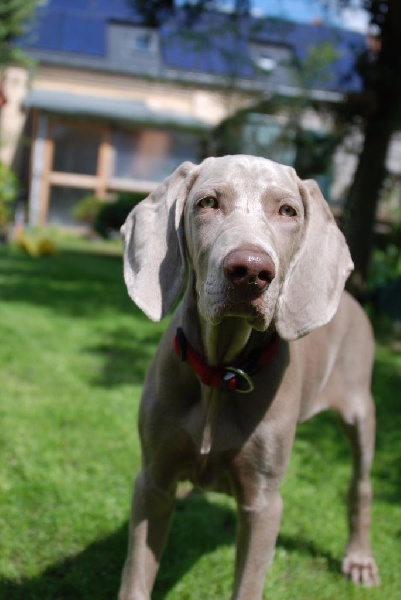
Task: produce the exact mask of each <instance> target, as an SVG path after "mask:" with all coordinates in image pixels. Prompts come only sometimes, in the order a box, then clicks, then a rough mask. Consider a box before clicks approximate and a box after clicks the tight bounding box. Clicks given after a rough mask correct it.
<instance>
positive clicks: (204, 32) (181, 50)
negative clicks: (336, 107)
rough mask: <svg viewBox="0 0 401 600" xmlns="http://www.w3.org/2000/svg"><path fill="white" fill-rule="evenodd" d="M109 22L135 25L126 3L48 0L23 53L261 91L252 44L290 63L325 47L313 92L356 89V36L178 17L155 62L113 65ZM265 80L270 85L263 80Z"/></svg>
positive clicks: (280, 79)
mask: <svg viewBox="0 0 401 600" xmlns="http://www.w3.org/2000/svg"><path fill="white" fill-rule="evenodd" d="M113 23H114V24H116V23H120V24H122V23H124V24H128V25H132V26H140V25H142V20H141V18H140V17H139V16H138V14H136V13H135V11H134V10H133V9H132V7H130V5H129V3H128V2H127V0H113V1H112V2H110V0H49V1H48V3H47V4H45V5H42V6H40V7H39V8H38V9H37V12H36V20H35V23H34V26H33V28H32V30H31V31H30V33H28V34H26V35H25V36H24V37H23V38H21V40H20V45H22V46H23V47H24V48H25V50H26V51H28V53H30V54H31V55H32V56H34V57H36V58H37V59H38V60H39V61H43V62H46V61H47V62H52V63H56V64H59V65H63V64H64V65H75V66H81V67H89V68H94V69H103V70H112V71H114V72H118V71H120V72H127V73H138V74H142V75H148V76H149V77H152V76H153V77H159V78H165V77H166V78H170V79H171V78H178V79H180V78H183V79H187V80H188V81H191V79H192V80H196V79H197V78H198V79H199V78H200V79H201V80H203V81H204V82H205V83H207V82H209V83H213V82H214V83H216V78H218V79H220V80H221V78H222V77H225V78H227V77H235V78H237V79H239V80H241V81H243V82H244V81H248V82H250V81H252V82H253V83H254V82H257V81H259V84H261V85H264V86H266V82H267V81H268V79H267V77H268V75H267V74H266V73H263V72H262V71H261V70H260V69H258V68H257V67H256V66H255V62H254V60H253V59H252V56H251V54H250V48H251V46H252V45H255V44H256V45H259V46H262V47H263V46H264V45H265V46H266V47H269V46H270V47H277V48H284V49H287V51H289V52H290V54H291V57H292V58H293V59H295V62H298V63H299V62H302V61H303V60H304V59H305V58H306V57H307V56H308V54H309V53H310V52H311V51H313V49H315V51H316V49H317V52H319V50H318V48H319V47H321V45H322V44H326V45H328V46H330V47H332V48H334V49H335V57H334V60H332V62H331V64H330V67H329V68H328V67H326V68H324V69H323V71H324V73H323V74H320V75H316V76H315V78H314V80H313V81H312V82H309V84H310V85H312V87H313V88H315V89H320V90H325V91H327V92H347V91H352V90H357V89H359V88H360V80H359V77H358V76H357V74H356V73H355V71H354V69H353V64H354V60H355V56H356V54H357V52H359V51H361V49H362V48H363V36H362V35H361V34H358V33H356V32H352V31H347V30H343V29H338V28H334V27H326V26H324V25H313V24H304V23H291V22H289V21H283V20H278V19H268V18H254V17H247V16H244V17H241V18H238V19H234V18H233V17H232V16H230V15H229V14H227V13H223V12H204V13H202V14H201V15H200V17H198V18H197V19H196V20H193V22H191V23H188V19H187V18H186V17H185V15H184V14H183V13H177V14H175V15H174V16H173V17H171V18H170V19H169V20H168V21H166V22H165V23H163V24H162V25H161V26H160V27H159V30H158V36H159V50H158V56H157V61H155V62H154V63H153V64H151V65H146V64H142V63H141V61H140V60H138V61H136V60H131V61H126V62H124V61H121V60H113V57H112V56H110V46H109V42H110V39H109V30H110V27H111V26H112V25H113ZM289 68H290V66H289V64H288V63H287V64H286V65H284V64H281V65H280V68H279V69H277V72H276V80H277V81H276V82H275V85H276V86H280V85H281V86H284V85H287V84H288V80H289V78H290V74H289V71H288V70H289ZM270 79H271V78H270Z"/></svg>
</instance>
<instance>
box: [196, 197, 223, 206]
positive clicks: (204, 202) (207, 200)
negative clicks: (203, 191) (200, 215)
mask: <svg viewBox="0 0 401 600" xmlns="http://www.w3.org/2000/svg"><path fill="white" fill-rule="evenodd" d="M198 206H200V207H201V208H218V207H219V203H218V202H217V200H216V198H213V196H205V197H204V198H201V199H200V200H199V202H198Z"/></svg>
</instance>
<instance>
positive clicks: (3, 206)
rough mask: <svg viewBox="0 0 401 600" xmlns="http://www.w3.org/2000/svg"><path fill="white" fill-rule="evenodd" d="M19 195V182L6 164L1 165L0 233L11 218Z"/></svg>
mask: <svg viewBox="0 0 401 600" xmlns="http://www.w3.org/2000/svg"><path fill="white" fill-rule="evenodd" d="M17 194H18V180H17V178H16V176H15V175H14V173H13V172H12V171H11V169H9V167H7V166H6V165H5V164H3V163H0V231H3V230H4V228H5V227H6V226H7V224H8V222H9V220H10V217H11V205H12V202H13V201H14V200H15V199H16V197H17Z"/></svg>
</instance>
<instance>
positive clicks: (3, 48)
mask: <svg viewBox="0 0 401 600" xmlns="http://www.w3.org/2000/svg"><path fill="white" fill-rule="evenodd" d="M41 3H43V0H1V2H0V65H7V64H9V63H10V62H18V63H23V64H24V63H26V62H27V57H26V55H25V54H24V53H23V52H21V50H20V49H18V48H16V47H15V46H13V44H12V42H13V41H14V40H15V39H16V38H18V36H20V35H21V34H23V33H24V32H25V31H26V30H27V29H28V28H29V26H30V20H31V18H32V17H33V14H34V11H35V9H36V7H37V6H39V4H41Z"/></svg>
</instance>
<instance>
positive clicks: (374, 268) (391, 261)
mask: <svg viewBox="0 0 401 600" xmlns="http://www.w3.org/2000/svg"><path fill="white" fill-rule="evenodd" d="M400 278H401V250H400V248H399V247H398V246H396V245H395V244H389V245H388V246H386V248H385V249H384V250H381V249H379V248H375V249H374V250H373V255H372V263H371V267H370V272H369V281H368V286H369V288H372V289H374V288H376V287H378V286H382V285H385V284H386V283H388V282H390V281H395V280H396V279H400Z"/></svg>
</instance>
